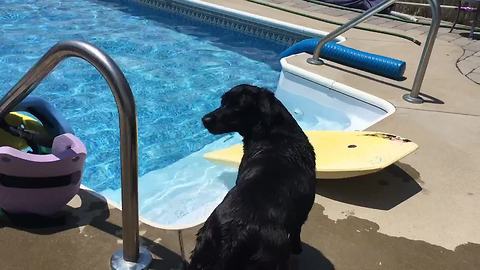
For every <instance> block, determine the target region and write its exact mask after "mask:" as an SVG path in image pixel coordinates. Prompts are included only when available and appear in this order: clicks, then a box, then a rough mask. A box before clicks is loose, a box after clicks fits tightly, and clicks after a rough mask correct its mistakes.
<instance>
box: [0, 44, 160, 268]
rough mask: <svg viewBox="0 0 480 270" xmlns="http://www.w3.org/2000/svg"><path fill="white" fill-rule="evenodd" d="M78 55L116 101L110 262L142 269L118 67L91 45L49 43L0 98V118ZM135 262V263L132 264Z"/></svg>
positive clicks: (128, 113) (132, 127)
mask: <svg viewBox="0 0 480 270" xmlns="http://www.w3.org/2000/svg"><path fill="white" fill-rule="evenodd" d="M69 57H78V58H81V59H83V60H85V61H87V62H89V63H90V64H91V65H92V66H94V67H95V68H96V69H97V70H98V71H99V72H100V74H102V76H103V78H104V79H105V80H106V81H107V83H108V85H109V86H110V89H111V90H112V94H113V96H114V97H115V102H116V104H117V109H118V114H119V123H120V155H121V171H122V224H123V256H119V255H118V252H117V253H115V254H114V256H112V260H111V265H112V268H114V269H120V268H117V267H121V265H123V264H126V265H129V267H130V268H128V269H144V268H143V265H145V268H146V267H147V266H148V264H149V263H150V261H151V255H150V253H149V252H148V250H146V249H145V248H143V247H142V249H141V253H140V252H139V234H138V144H137V112H136V109H135V100H134V97H133V94H132V91H131V89H130V86H129V84H128V82H127V80H126V78H125V76H124V75H123V73H122V71H121V70H120V68H119V67H118V66H117V64H115V62H114V61H113V60H112V58H110V57H109V56H108V55H106V54H105V53H103V52H102V51H101V50H99V49H98V48H96V47H94V46H93V45H91V44H88V43H86V42H81V41H65V42H61V43H58V44H56V45H55V46H53V47H52V48H51V49H50V50H49V51H48V52H47V53H46V54H45V55H43V56H42V58H41V59H40V60H39V61H38V62H37V63H36V64H35V65H34V66H33V67H32V68H31V69H30V70H29V71H28V72H27V73H26V74H25V75H24V76H23V77H22V79H20V81H19V82H18V83H17V84H16V85H15V86H13V88H12V89H11V90H10V91H9V92H8V93H7V94H6V95H5V96H4V97H3V98H2V99H1V100H0V119H1V118H3V117H4V116H5V115H6V114H7V113H8V112H10V111H11V110H12V109H13V108H14V107H15V106H16V105H18V104H19V103H20V102H21V101H22V100H23V99H24V98H25V97H27V96H28V95H29V94H30V93H31V92H32V91H33V90H34V89H35V88H36V87H37V86H38V85H39V84H40V82H41V81H42V80H43V79H44V78H45V77H46V76H47V75H48V74H49V73H50V72H52V71H53V70H54V69H55V67H56V66H57V65H58V64H59V63H60V62H62V60H64V59H66V58H69ZM135 265H138V267H137V266H135Z"/></svg>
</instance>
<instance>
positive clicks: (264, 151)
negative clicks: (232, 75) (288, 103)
mask: <svg viewBox="0 0 480 270" xmlns="http://www.w3.org/2000/svg"><path fill="white" fill-rule="evenodd" d="M202 121H203V123H204V125H205V127H206V128H207V129H208V130H209V131H210V132H211V133H213V134H222V133H227V132H238V133H240V135H242V136H243V142H244V156H243V158H242V161H241V164H240V168H239V171H238V176H237V180H236V185H235V187H233V189H232V190H230V191H229V192H228V194H227V195H226V197H225V199H224V200H223V202H222V203H221V204H220V205H219V206H218V207H217V208H216V209H215V211H214V212H213V213H212V215H211V216H210V217H209V218H208V220H207V221H206V222H205V224H204V226H203V227H202V228H201V229H200V231H199V232H198V235H197V243H196V247H195V250H194V251H193V253H192V257H191V263H190V265H189V268H188V269H190V270H200V269H201V270H254V269H255V270H283V269H288V261H289V257H290V253H294V254H298V253H300V252H301V251H302V248H301V240H300V231H301V227H302V225H303V223H304V222H305V220H306V219H307V216H308V213H309V212H310V209H311V208H312V205H313V201H314V196H315V154H314V152H313V148H312V146H311V144H310V143H309V141H308V139H307V137H306V136H305V134H304V133H303V131H302V130H301V128H300V127H299V126H298V124H297V122H296V121H295V119H293V117H292V116H291V115H290V113H289V112H288V111H287V110H286V109H285V107H284V106H283V105H282V104H281V102H280V101H278V100H277V99H276V98H275V96H274V95H273V93H272V92H270V91H268V90H265V89H262V88H258V87H255V86H250V85H239V86H236V87H234V88H232V89H231V90H230V91H228V92H227V93H225V94H224V95H223V96H222V102H221V107H220V108H218V109H216V110H214V111H213V112H211V113H208V114H206V115H205V116H204V117H203V118H202Z"/></svg>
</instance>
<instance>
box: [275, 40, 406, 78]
mask: <svg viewBox="0 0 480 270" xmlns="http://www.w3.org/2000/svg"><path fill="white" fill-rule="evenodd" d="M319 40H320V39H318V38H309V39H304V40H302V41H299V42H297V43H295V44H293V45H292V46H291V47H290V48H288V49H286V50H285V51H283V52H282V53H281V54H280V57H281V58H283V57H287V56H289V55H292V54H297V53H301V52H306V53H310V54H313V51H314V50H315V47H316V46H317V44H318V42H319ZM320 56H321V57H322V58H324V59H327V60H330V61H333V62H336V63H339V64H342V65H346V66H349V67H353V68H356V69H360V70H364V71H367V72H370V73H373V74H377V75H380V76H383V77H387V78H390V79H394V80H399V81H400V80H403V79H405V78H404V77H403V74H404V73H405V68H406V66H407V64H406V63H405V61H402V60H398V59H395V58H391V57H386V56H382V55H378V54H373V53H368V52H364V51H360V50H356V49H352V48H349V47H346V46H343V45H340V44H337V43H336V42H334V41H330V42H328V43H327V44H325V46H323V48H322V50H321V51H320Z"/></svg>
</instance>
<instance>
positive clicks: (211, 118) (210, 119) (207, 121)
mask: <svg viewBox="0 0 480 270" xmlns="http://www.w3.org/2000/svg"><path fill="white" fill-rule="evenodd" d="M215 118H216V117H215V115H212V114H207V115H205V116H204V117H202V123H203V126H204V127H205V128H207V129H208V130H210V129H211V128H212V127H213V125H214V123H215Z"/></svg>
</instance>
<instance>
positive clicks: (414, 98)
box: [307, 0, 441, 104]
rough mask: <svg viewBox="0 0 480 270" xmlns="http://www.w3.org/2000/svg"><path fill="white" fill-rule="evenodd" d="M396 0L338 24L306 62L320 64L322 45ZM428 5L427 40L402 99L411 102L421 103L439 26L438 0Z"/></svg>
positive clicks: (439, 9) (390, 0)
mask: <svg viewBox="0 0 480 270" xmlns="http://www.w3.org/2000/svg"><path fill="white" fill-rule="evenodd" d="M395 1H396V0H384V1H382V2H380V3H379V4H378V5H376V6H374V7H372V8H371V9H369V10H367V11H365V12H364V13H362V14H360V15H358V16H357V17H355V18H353V19H352V20H351V21H349V22H347V23H346V24H344V25H342V26H340V27H339V28H337V29H335V30H334V31H332V32H330V33H329V34H328V35H326V36H325V37H323V38H321V39H320V41H319V42H318V44H317V46H316V47H315V51H314V53H313V57H311V58H308V59H307V62H308V63H310V64H312V65H322V64H324V62H323V61H322V59H320V51H321V49H322V48H323V46H324V45H325V44H326V43H327V42H330V41H332V40H334V39H335V38H336V37H338V36H339V35H341V34H343V33H345V32H346V31H348V30H349V29H351V28H353V27H355V26H357V25H358V24H360V23H361V22H363V21H365V20H366V19H368V18H370V17H371V16H373V15H375V14H376V13H378V12H380V11H382V10H384V9H385V8H387V7H388V6H390V5H391V4H393V3H395ZM428 2H429V4H430V7H431V8H432V22H431V24H430V29H429V31H428V36H427V40H426V41H425V46H424V48H423V52H422V56H421V58H420V63H419V64H418V68H417V72H416V74H415V79H414V81H413V86H412V91H411V92H410V93H409V94H405V95H404V96H403V99H404V100H406V101H408V102H411V103H417V104H420V103H423V99H422V98H421V97H419V96H418V95H419V94H420V88H421V87H422V83H423V79H424V77H425V72H426V70H427V66H428V62H429V60H430V55H431V54H432V49H433V45H434V43H435V39H436V37H437V33H438V28H439V27H440V18H441V8H440V4H439V2H438V0H428Z"/></svg>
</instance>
